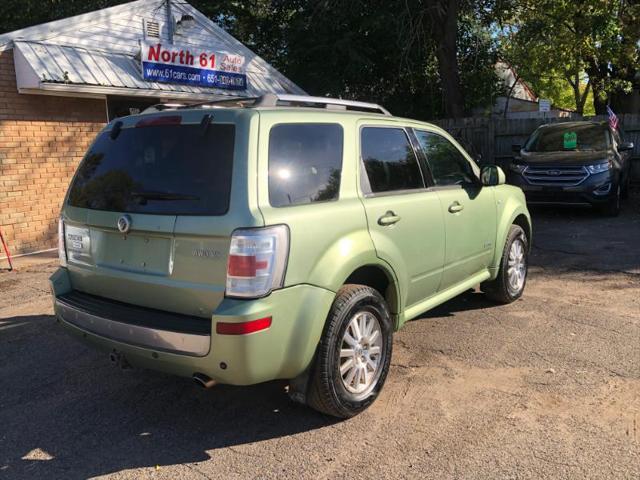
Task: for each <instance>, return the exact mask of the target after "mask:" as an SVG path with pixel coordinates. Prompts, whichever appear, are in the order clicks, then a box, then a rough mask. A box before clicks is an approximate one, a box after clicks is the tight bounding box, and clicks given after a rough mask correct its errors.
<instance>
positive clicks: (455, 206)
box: [449, 200, 464, 213]
mask: <svg viewBox="0 0 640 480" xmlns="http://www.w3.org/2000/svg"><path fill="white" fill-rule="evenodd" d="M462 210H464V205H462V204H461V203H460V202H458V201H457V200H456V201H455V202H453V203H452V204H451V205H449V212H451V213H458V212H461V211H462Z"/></svg>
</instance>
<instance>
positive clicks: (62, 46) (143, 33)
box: [0, 0, 304, 100]
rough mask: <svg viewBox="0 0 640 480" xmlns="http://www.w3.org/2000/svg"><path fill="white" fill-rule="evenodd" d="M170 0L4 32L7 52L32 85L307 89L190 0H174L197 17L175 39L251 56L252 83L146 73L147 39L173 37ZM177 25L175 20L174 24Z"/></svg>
mask: <svg viewBox="0 0 640 480" xmlns="http://www.w3.org/2000/svg"><path fill="white" fill-rule="evenodd" d="M165 4H166V2H165V0H137V1H134V2H130V3H126V4H123V5H118V6H115V7H111V8H106V9H103V10H98V11H94V12H90V13H86V14H83V15H78V16H75V17H70V18H66V19H62V20H57V21H54V22H49V23H46V24H42V25H36V26H33V27H28V28H24V29H21V30H16V31H14V32H10V33H6V34H3V35H0V51H2V50H6V49H8V48H14V57H15V63H16V74H17V75H18V76H22V77H24V78H25V79H26V81H25V82H22V83H23V84H24V85H26V89H27V90H28V89H30V88H33V89H38V90H48V91H50V92H51V93H59V94H64V93H65V92H82V93H86V94H96V95H106V94H112V95H117V94H120V95H142V96H163V97H167V98H188V99H202V100H205V99H211V98H212V96H213V97H216V96H221V97H223V96H230V95H231V96H233V95H241V96H259V95H262V94H265V93H291V94H304V91H303V90H302V89H301V88H300V87H298V86H297V85H296V84H294V83H293V82H292V81H290V80H289V79H287V78H286V77H285V76H284V75H282V74H281V73H280V72H278V71H277V70H276V69H275V68H273V67H272V66H271V65H269V64H268V63H267V62H266V61H265V60H263V59H262V58H261V57H259V56H258V55H256V54H255V53H254V52H252V51H251V50H249V49H248V48H247V47H246V46H245V45H244V44H242V43H241V42H240V41H238V40H236V39H235V38H234V37H232V36H231V35H230V34H228V33H227V32H226V31H224V29H222V28H221V27H219V26H218V25H217V24H216V23H215V22H213V21H211V20H210V19H209V18H207V17H206V16H205V15H204V14H202V13H201V12H199V11H198V10H196V9H195V8H194V7H192V6H191V5H189V4H188V3H186V2H184V1H179V2H178V1H172V2H171V10H172V16H173V18H174V19H180V18H182V17H183V16H185V15H187V16H191V17H192V18H193V20H194V21H193V22H192V25H191V26H189V27H188V28H184V29H182V30H181V31H178V32H175V33H174V42H175V43H176V44H180V45H185V46H193V47H203V48H207V49H208V50H214V51H219V52H227V53H233V54H238V55H242V56H244V57H245V68H246V75H247V88H246V89H245V90H242V91H240V92H237V91H230V90H225V89H220V88H210V87H202V86H193V85H183V84H174V83H159V82H158V83H156V82H148V81H146V80H144V79H143V78H142V75H141V62H140V41H141V40H145V39H146V41H148V42H162V43H169V41H170V31H169V27H170V25H169V22H167V18H168V17H167V13H166V8H165ZM171 28H172V29H173V26H171Z"/></svg>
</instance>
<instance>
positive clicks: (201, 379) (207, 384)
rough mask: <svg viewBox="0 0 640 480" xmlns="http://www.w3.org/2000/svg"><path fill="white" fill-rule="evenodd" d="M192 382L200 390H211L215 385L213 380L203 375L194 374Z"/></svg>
mask: <svg viewBox="0 0 640 480" xmlns="http://www.w3.org/2000/svg"><path fill="white" fill-rule="evenodd" d="M193 380H194V382H196V383H197V384H198V385H200V386H201V387H202V388H211V387H213V386H214V385H215V384H216V383H217V382H216V381H215V380H214V379H213V378H211V377H210V376H208V375H205V374H204V373H194V374H193Z"/></svg>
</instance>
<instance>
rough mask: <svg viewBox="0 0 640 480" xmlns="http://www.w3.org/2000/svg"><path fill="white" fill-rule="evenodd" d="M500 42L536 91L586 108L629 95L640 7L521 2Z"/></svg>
mask: <svg viewBox="0 0 640 480" xmlns="http://www.w3.org/2000/svg"><path fill="white" fill-rule="evenodd" d="M509 18H510V19H511V20H510V21H509V20H507V22H506V23H505V25H504V28H503V30H502V36H501V38H500V41H501V45H502V49H501V51H502V55H503V56H504V58H505V59H506V60H507V61H508V62H510V63H511V64H512V65H513V66H514V67H515V68H516V70H517V71H518V73H519V74H520V75H521V76H522V77H523V78H525V79H527V81H528V82H529V83H530V84H531V85H534V86H535V89H536V91H538V92H545V93H547V94H548V95H549V96H550V98H552V99H553V100H554V101H555V102H556V103H558V104H562V103H565V100H566V98H563V94H564V93H566V85H563V84H564V83H566V84H568V85H569V86H570V88H571V90H572V93H573V97H574V98H573V104H572V108H574V109H576V110H577V111H578V112H581V111H582V110H583V106H584V105H585V103H586V98H587V96H588V95H589V92H590V91H592V92H594V93H595V100H596V103H598V102H603V101H604V100H605V99H606V98H607V97H608V96H611V95H613V94H616V93H619V92H629V91H630V89H631V87H632V83H631V81H630V78H631V77H632V76H633V74H635V71H636V70H637V69H638V43H637V42H638V40H640V34H639V33H640V27H638V22H639V21H640V5H639V4H637V2H633V3H632V2H627V1H625V0H582V1H581V2H579V3H576V2H574V1H572V0H517V1H516V2H514V3H513V4H512V5H511V14H510V17H509Z"/></svg>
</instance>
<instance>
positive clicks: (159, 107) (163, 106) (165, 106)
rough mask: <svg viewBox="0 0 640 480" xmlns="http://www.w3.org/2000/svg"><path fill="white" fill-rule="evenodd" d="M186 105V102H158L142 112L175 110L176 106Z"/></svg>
mask: <svg viewBox="0 0 640 480" xmlns="http://www.w3.org/2000/svg"><path fill="white" fill-rule="evenodd" d="M184 106H185V104H184V103H156V104H154V105H151V106H149V107H147V108H145V109H144V110H142V112H141V113H152V112H162V111H163V110H173V109H176V108H183V107H184Z"/></svg>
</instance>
